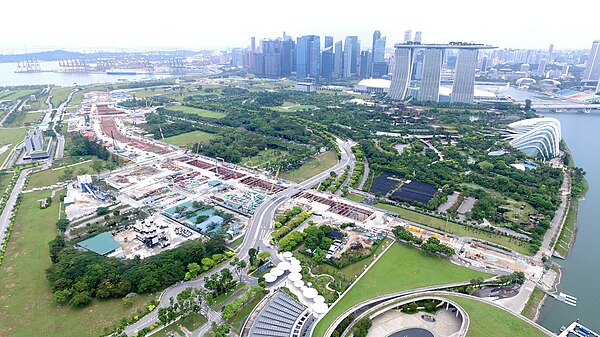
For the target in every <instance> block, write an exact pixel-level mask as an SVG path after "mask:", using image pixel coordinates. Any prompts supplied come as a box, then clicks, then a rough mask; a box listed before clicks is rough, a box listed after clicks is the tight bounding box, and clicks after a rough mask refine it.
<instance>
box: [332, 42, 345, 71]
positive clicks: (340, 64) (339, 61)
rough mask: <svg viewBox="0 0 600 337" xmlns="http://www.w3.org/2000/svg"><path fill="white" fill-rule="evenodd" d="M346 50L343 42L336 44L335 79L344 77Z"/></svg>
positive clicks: (334, 59) (334, 58)
mask: <svg viewBox="0 0 600 337" xmlns="http://www.w3.org/2000/svg"><path fill="white" fill-rule="evenodd" d="M343 69H344V50H343V48H342V40H340V41H338V42H336V43H335V52H334V55H333V78H341V77H342V76H344V73H343Z"/></svg>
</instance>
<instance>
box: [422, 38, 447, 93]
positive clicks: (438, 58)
mask: <svg viewBox="0 0 600 337" xmlns="http://www.w3.org/2000/svg"><path fill="white" fill-rule="evenodd" d="M441 78H442V49H437V48H435V49H434V48H432V49H425V50H423V71H422V75H421V86H420V90H419V101H426V102H438V101H439V94H440V80H441Z"/></svg>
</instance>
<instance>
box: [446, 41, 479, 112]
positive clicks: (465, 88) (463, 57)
mask: <svg viewBox="0 0 600 337" xmlns="http://www.w3.org/2000/svg"><path fill="white" fill-rule="evenodd" d="M476 67H477V49H460V50H459V52H458V59H457V61H456V71H455V73H454V83H453V85H452V97H451V98H452V102H453V103H473V97H474V95H475V68H476Z"/></svg>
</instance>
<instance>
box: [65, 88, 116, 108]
mask: <svg viewBox="0 0 600 337" xmlns="http://www.w3.org/2000/svg"><path fill="white" fill-rule="evenodd" d="M107 88H108V87H107V86H103V85H100V86H92V87H90V86H88V87H86V88H85V89H80V90H79V91H78V92H76V93H74V94H73V98H72V99H71V102H70V103H69V105H71V106H75V105H78V104H81V102H83V95H84V94H85V93H87V92H90V91H106V90H107Z"/></svg>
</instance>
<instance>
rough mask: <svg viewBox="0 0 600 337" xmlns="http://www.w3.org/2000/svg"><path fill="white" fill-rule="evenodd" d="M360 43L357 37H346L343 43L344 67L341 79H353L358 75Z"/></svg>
mask: <svg viewBox="0 0 600 337" xmlns="http://www.w3.org/2000/svg"><path fill="white" fill-rule="evenodd" d="M359 59H360V42H359V41H358V36H346V40H345V41H344V66H343V68H344V69H343V73H344V75H343V77H345V78H348V77H353V76H356V75H358V66H359V62H360V60H359Z"/></svg>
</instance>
